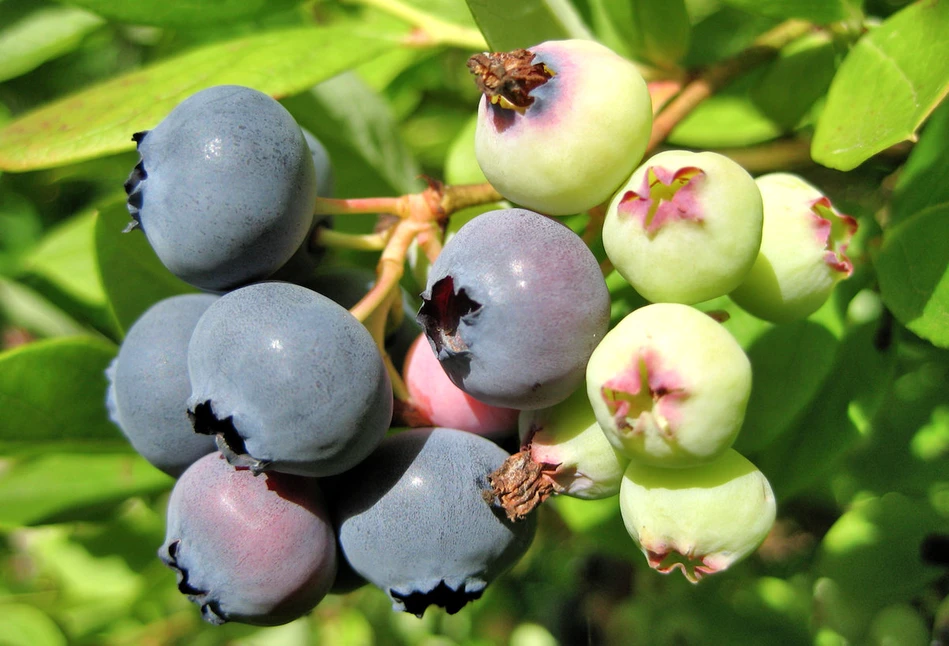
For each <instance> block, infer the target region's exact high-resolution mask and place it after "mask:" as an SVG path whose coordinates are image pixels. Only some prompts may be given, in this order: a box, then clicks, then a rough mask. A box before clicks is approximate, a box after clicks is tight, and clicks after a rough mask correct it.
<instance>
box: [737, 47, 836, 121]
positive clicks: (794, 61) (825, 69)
mask: <svg viewBox="0 0 949 646" xmlns="http://www.w3.org/2000/svg"><path fill="white" fill-rule="evenodd" d="M836 58H837V55H836V51H835V49H834V44H833V42H832V41H831V38H830V36H829V35H828V34H826V33H815V34H812V35H810V36H806V37H804V38H801V39H800V40H798V41H796V42H794V43H792V44H790V45H788V46H787V47H785V48H784V49H782V50H781V52H780V53H779V54H778V58H777V59H776V60H775V61H774V62H773V63H771V64H770V65H769V66H768V68H767V70H766V71H765V73H764V75H763V76H762V77H761V78H760V79H759V81H758V83H756V84H755V85H754V86H753V87H752V88H751V98H752V100H754V102H755V105H757V106H758V107H759V108H760V109H761V111H762V112H763V113H764V114H765V115H767V116H768V117H769V118H770V119H771V120H773V121H774V122H775V123H778V124H780V125H781V126H783V127H784V128H785V129H787V130H791V129H793V128H794V127H795V126H797V125H798V124H799V123H800V121H801V119H802V118H803V117H804V115H805V114H807V112H808V110H810V108H811V106H812V105H814V102H815V101H817V99H818V98H820V97H821V96H823V95H824V93H826V92H827V88H828V87H830V82H831V79H833V78H834V71H835V69H836Z"/></svg>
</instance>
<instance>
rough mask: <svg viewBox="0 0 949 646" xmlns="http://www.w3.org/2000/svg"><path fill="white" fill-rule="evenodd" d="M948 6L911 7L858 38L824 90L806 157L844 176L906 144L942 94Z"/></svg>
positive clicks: (947, 65) (947, 62) (948, 88)
mask: <svg viewBox="0 0 949 646" xmlns="http://www.w3.org/2000/svg"><path fill="white" fill-rule="evenodd" d="M947 33H949V3H946V2H931V1H920V2H914V3H913V4H911V5H910V6H908V7H906V8H905V9H903V10H901V11H899V12H898V13H896V14H894V15H893V16H891V17H890V18H888V19H887V20H886V22H884V23H883V24H882V25H880V26H879V27H877V28H876V29H874V30H873V31H871V32H870V33H868V34H867V35H865V36H864V37H863V38H861V39H860V40H859V41H858V42H857V44H856V45H855V46H854V48H853V49H852V50H851V51H850V53H849V54H848V55H847V58H845V59H844V61H843V63H842V64H841V66H840V69H839V70H838V72H837V75H836V76H835V77H834V81H833V83H831V86H830V91H829V92H828V95H827V105H826V106H825V107H824V110H823V112H822V113H821V116H820V119H819V120H818V122H817V130H816V131H815V132H814V141H813V142H812V145H811V155H812V156H813V157H814V160H815V161H817V162H819V163H821V164H824V165H825V166H829V167H831V168H836V169H839V170H850V169H851V168H855V167H856V166H858V165H859V164H860V163H861V162H863V161H865V160H867V159H869V158H870V157H871V156H873V155H875V154H876V153H878V152H880V151H881V150H885V149H886V148H888V147H889V146H892V145H894V144H897V143H899V142H901V141H906V140H907V139H912V138H913V137H915V135H916V131H917V130H918V129H919V127H920V126H921V125H922V123H923V121H925V120H926V117H928V116H929V114H930V113H931V112H932V111H933V110H934V109H935V107H936V106H937V105H938V104H939V102H940V101H941V100H942V99H943V98H944V97H945V96H946V93H947V92H949V38H946V34H947Z"/></svg>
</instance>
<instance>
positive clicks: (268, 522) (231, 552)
mask: <svg viewBox="0 0 949 646" xmlns="http://www.w3.org/2000/svg"><path fill="white" fill-rule="evenodd" d="M158 555H159V557H160V558H161V560H162V561H163V562H164V563H165V565H167V566H168V567H170V568H173V569H174V570H176V571H177V573H178V589H179V590H180V591H181V592H182V593H184V594H186V595H188V598H189V599H190V600H191V601H193V602H194V603H195V604H197V605H198V606H200V607H201V615H202V616H203V617H204V619H205V620H207V621H208V622H210V623H213V624H223V623H225V622H227V621H237V622H242V623H248V624H256V625H260V626H275V625H279V624H285V623H287V622H289V621H293V620H294V619H296V618H298V617H300V616H302V615H304V614H306V613H308V612H309V611H310V610H312V609H313V607H314V606H316V604H318V603H319V602H320V600H321V599H322V598H323V597H324V596H325V595H326V593H327V591H328V590H329V589H330V586H331V585H332V584H333V580H334V578H335V576H336V559H337V551H336V535H335V533H334V532H333V527H332V524H331V522H330V519H329V514H328V512H327V511H326V506H325V504H324V501H323V496H322V493H321V492H320V489H319V486H318V485H317V482H316V480H315V479H314V478H302V477H299V476H292V475H287V474H283V473H268V474H265V475H261V476H258V477H255V476H254V474H253V473H251V472H250V471H248V470H246V469H235V468H234V467H232V466H230V465H229V464H228V463H227V462H226V461H225V460H224V459H223V458H222V456H221V455H220V454H217V453H213V454H210V455H207V456H205V457H204V458H202V459H201V460H198V461H197V462H195V463H194V464H193V465H192V466H191V467H190V468H189V469H188V470H187V471H185V473H184V474H183V475H182V476H181V478H180V479H179V480H178V482H177V483H176V484H175V487H174V489H173V490H172V492H171V497H170V498H169V500H168V524H167V529H166V534H165V543H164V544H163V545H162V546H161V549H160V550H159V551H158Z"/></svg>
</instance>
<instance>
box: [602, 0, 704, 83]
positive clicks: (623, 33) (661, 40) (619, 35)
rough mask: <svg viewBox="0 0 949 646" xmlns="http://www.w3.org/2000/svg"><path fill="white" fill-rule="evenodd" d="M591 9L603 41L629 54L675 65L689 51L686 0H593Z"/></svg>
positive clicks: (646, 59) (658, 63)
mask: <svg viewBox="0 0 949 646" xmlns="http://www.w3.org/2000/svg"><path fill="white" fill-rule="evenodd" d="M590 10H591V12H592V15H593V26H594V28H595V29H596V31H597V34H598V35H600V39H601V40H602V41H603V43H604V44H605V45H607V46H609V47H611V48H612V49H614V50H615V51H618V52H620V53H622V54H624V55H626V56H631V57H633V58H637V59H640V60H645V61H649V62H652V63H655V64H657V65H660V66H663V67H674V66H676V65H677V64H678V62H679V61H680V60H681V59H682V58H683V57H684V56H685V53H686V52H687V51H688V48H689V35H690V33H691V25H690V24H689V14H688V11H687V9H686V6H685V2H684V0H638V1H636V2H630V1H629V0H591V1H590Z"/></svg>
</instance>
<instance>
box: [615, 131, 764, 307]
mask: <svg viewBox="0 0 949 646" xmlns="http://www.w3.org/2000/svg"><path fill="white" fill-rule="evenodd" d="M761 226H762V204H761V194H760V193H759V191H758V188H757V186H755V182H754V180H753V179H752V177H751V175H749V174H748V172H747V171H745V169H744V168H742V167H741V166H739V165H738V164H737V163H735V162H734V161H732V160H731V159H729V158H728V157H725V156H724V155H719V154H718V153H712V152H699V153H694V152H688V151H684V150H670V151H666V152H662V153H659V154H658V155H654V156H653V157H650V158H649V159H648V160H647V161H646V162H645V163H643V164H642V165H641V166H640V167H639V168H637V169H636V171H635V172H634V173H633V174H632V175H631V176H630V178H629V179H628V180H627V182H626V184H624V185H623V186H622V187H621V188H620V189H619V191H618V192H617V193H616V195H614V197H613V200H612V202H611V203H610V206H609V209H608V211H607V214H606V220H605V222H604V224H603V246H604V248H605V249H606V254H607V256H608V257H609V259H610V261H611V262H612V263H613V266H614V267H615V268H616V271H618V272H619V273H620V275H622V276H623V278H625V279H626V280H627V281H629V284H630V285H632V286H633V287H634V288H635V289H636V291H638V292H639V293H640V294H642V296H643V297H645V298H646V299H647V300H650V301H652V302H654V303H660V302H662V303H687V304H692V303H698V302H701V301H705V300H709V299H711V298H716V297H718V296H723V295H725V294H727V293H729V292H730V291H732V290H733V289H735V288H736V287H738V285H739V284H741V281H742V280H744V278H745V275H746V274H747V273H748V271H749V270H751V267H752V265H753V264H754V262H755V258H756V257H757V255H758V248H759V246H760V244H761Z"/></svg>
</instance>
